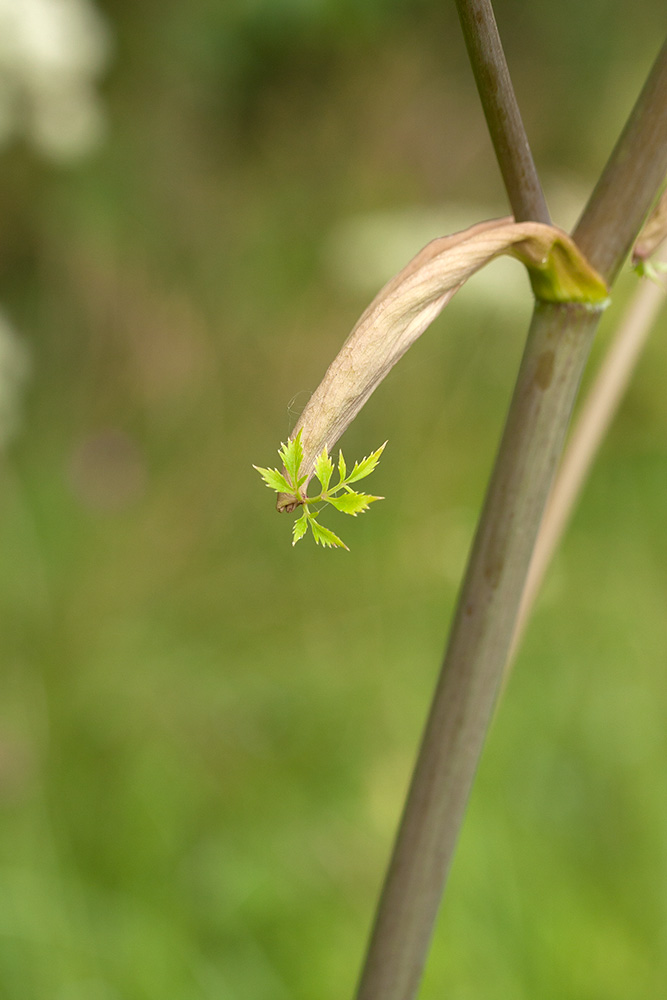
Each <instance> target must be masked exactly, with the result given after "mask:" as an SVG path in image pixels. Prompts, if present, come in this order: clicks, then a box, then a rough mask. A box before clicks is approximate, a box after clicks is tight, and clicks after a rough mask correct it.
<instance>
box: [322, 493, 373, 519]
mask: <svg viewBox="0 0 667 1000" xmlns="http://www.w3.org/2000/svg"><path fill="white" fill-rule="evenodd" d="M374 500H384V497H372V496H370V495H369V494H368V493H354V492H350V493H344V494H343V496H341V497H330V498H329V503H330V504H331V506H332V507H335V508H336V510H340V511H342V513H343V514H352V515H353V516H354V517H356V516H357V514H363V512H364V511H365V510H368V508H369V506H370V505H371V504H372V503H373V501H374Z"/></svg>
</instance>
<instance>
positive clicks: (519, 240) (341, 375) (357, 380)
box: [278, 218, 609, 510]
mask: <svg viewBox="0 0 667 1000" xmlns="http://www.w3.org/2000/svg"><path fill="white" fill-rule="evenodd" d="M501 254H509V255H510V256H512V257H516V258H517V259H518V260H520V261H522V263H523V264H525V266H526V268H527V269H528V273H529V276H530V279H531V282H532V285H533V291H534V293H535V295H536V297H537V298H538V299H542V300H544V301H549V302H584V303H591V304H599V303H600V302H603V301H605V300H606V299H607V297H608V294H609V292H608V289H607V286H606V284H605V282H604V281H603V279H602V278H601V277H600V275H599V274H598V273H597V271H595V270H594V268H593V267H591V265H590V264H589V263H588V261H587V260H586V258H585V257H584V256H583V254H582V253H581V251H580V250H579V249H578V248H577V246H576V245H575V243H574V242H573V241H572V239H571V238H570V237H569V236H568V235H567V233H565V232H563V231H562V230H560V229H557V228H556V227H555V226H546V225H543V224H541V223H538V222H521V223H515V222H514V221H513V220H512V219H511V218H508V219H495V220H492V221H490V222H481V223H480V224H479V225H477V226H472V228H470V229H466V230H464V231H463V232H460V233H455V234H454V235H453V236H443V237H441V238H440V239H437V240H433V241H432V242H431V243H429V244H428V245H427V246H425V247H424V249H423V250H421V251H420V252H419V253H418V254H417V256H416V257H414V258H413V259H412V260H411V261H410V263H409V264H407V266H406V267H404V268H403V270H402V271H399V273H398V274H397V275H396V276H395V277H394V278H392V279H391V280H390V281H389V282H388V283H387V284H386V285H385V286H384V288H383V289H382V290H381V291H380V292H379V293H378V295H377V296H376V297H375V299H374V300H373V301H372V302H371V304H370V306H369V307H368V309H366V311H365V312H364V314H363V315H362V316H361V318H360V320H359V321H358V323H357V325H356V326H355V327H354V329H353V330H352V333H351V334H350V336H349V337H348V338H347V340H346V341H345V343H344V344H343V347H342V348H341V350H340V352H339V354H338V356H337V357H336V358H335V359H334V361H333V362H332V363H331V365H330V366H329V369H328V371H327V372H326V374H325V376H324V379H323V380H322V382H321V384H320V386H319V387H318V388H317V389H316V390H315V392H314V393H313V395H312V396H311V398H310V401H309V402H308V404H307V405H306V407H305V409H304V411H303V413H302V414H301V417H300V419H299V421H298V423H297V425H296V427H295V430H294V433H295V434H297V433H298V432H299V431H300V432H301V442H302V447H303V466H302V470H303V474H306V475H307V480H309V479H310V478H311V476H312V475H313V472H314V463H315V460H316V458H317V456H318V455H320V454H321V452H322V450H323V449H324V448H326V449H327V450H330V449H331V448H333V446H334V445H335V444H336V441H337V440H338V439H339V437H340V436H341V434H342V433H343V431H344V430H345V429H346V428H347V427H348V426H349V424H350V423H351V422H352V420H353V419H354V417H355V416H356V415H357V413H358V412H359V410H360V409H361V408H362V406H363V405H364V403H365V402H366V401H367V400H368V398H369V397H370V395H371V394H372V393H373V391H374V390H375V389H376V388H377V386H378V385H379V384H380V382H381V381H382V380H383V379H384V377H385V376H386V375H387V374H388V373H389V372H390V371H391V369H392V368H393V366H394V365H395V364H396V362H397V361H399V360H400V358H402V357H403V355H404V354H405V352H406V351H407V350H408V348H409V347H411V345H412V344H414V342H415V341H416V340H417V339H418V338H419V337H420V336H421V334H422V333H423V332H424V331H425V330H426V329H427V328H428V327H429V326H430V324H431V323H432V322H433V320H434V319H435V318H436V316H438V314H439V313H440V312H441V310H442V309H443V308H444V307H445V306H446V305H447V303H448V302H449V301H450V299H451V298H452V297H453V296H454V295H455V293H456V292H457V291H458V290H459V288H460V287H461V286H462V285H463V284H464V282H465V281H466V280H467V279H468V278H469V277H470V276H471V275H472V274H474V273H475V272H476V271H478V270H479V269H480V268H481V267H483V266H484V265H485V264H488V263H489V261H491V260H493V259H494V258H495V257H498V256H500V255H501ZM353 474H354V473H353ZM289 505H290V500H289V496H283V497H279V498H278V509H279V510H281V509H289Z"/></svg>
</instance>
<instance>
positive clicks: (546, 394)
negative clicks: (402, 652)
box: [358, 304, 600, 1000]
mask: <svg viewBox="0 0 667 1000" xmlns="http://www.w3.org/2000/svg"><path fill="white" fill-rule="evenodd" d="M599 315H600V313H599V311H597V310H591V309H588V308H586V307H585V306H577V305H551V304H550V305H546V304H542V305H540V304H538V306H537V307H536V310H535V313H534V316H533V322H532V325H531V329H530V332H529V335H528V342H527V345H526V350H525V354H524V357H523V361H522V364H521V368H520V371H519V377H518V382H517V388H516V390H515V394H514V398H513V400H512V405H511V408H510V413H509V417H508V421H507V425H506V428H505V433H504V436H503V440H502V443H501V446H500V451H499V454H498V459H497V462H496V467H495V470H494V474H493V476H492V479H491V483H490V486H489V491H488V494H487V498H486V502H485V505H484V509H483V512H482V515H481V518H480V522H479V528H478V532H477V536H476V539H475V542H474V545H473V549H472V553H471V556H470V560H469V564H468V571H467V574H466V577H465V580H464V583H463V588H462V591H461V595H460V598H459V604H458V609H457V612H456V616H455V619H454V623H453V626H452V630H451V633H450V640H449V648H448V650H447V655H446V658H445V663H444V667H443V671H442V674H441V676H440V680H439V683H438V686H437V689H436V693H435V696H434V700H433V703H432V708H431V713H430V717H429V720H428V723H427V727H426V731H425V734H424V738H423V742H422V747H421V751H420V755H419V760H418V763H417V766H416V769H415V772H414V775H413V780H412V786H411V789H410V793H409V797H408V800H407V803H406V806H405V811H404V814H403V820H402V823H401V827H400V830H399V835H398V840H397V843H396V847H395V850H394V856H393V859H392V862H391V866H390V869H389V872H388V875H387V879H386V882H385V886H384V889H383V893H382V898H381V904H380V907H379V910H378V915H377V920H376V924H375V928H374V931H373V936H372V940H371V946H370V949H369V953H368V958H367V963H366V967H365V969H364V973H363V977H362V980H361V985H360V988H359V993H358V1000H410V998H412V997H414V996H415V995H416V992H417V988H418V986H419V981H420V979H421V974H422V970H423V966H424V963H425V959H426V954H427V950H428V944H429V940H430V937H431V932H432V927H433V924H434V921H435V917H436V914H437V910H438V906H439V904H440V897H441V893H442V887H443V885H444V881H445V879H446V876H447V872H448V870H449V866H450V863H451V859H452V855H453V852H454V847H455V844H456V840H457V837H458V831H459V828H460V825H461V822H462V819H463V814H464V811H465V807H466V803H467V800H468V795H469V792H470V788H471V785H472V781H473V778H474V774H475V770H476V768H477V762H478V760H479V755H480V753H481V749H482V744H483V742H484V738H485V735H486V730H487V727H488V724H489V721H490V719H491V715H492V712H493V706H494V703H495V698H496V693H497V689H498V685H499V682H500V679H501V676H502V670H503V666H504V663H505V660H506V658H507V653H508V650H509V646H510V642H511V639H512V633H513V630H514V622H515V618H516V614H517V611H518V606H519V601H520V599H521V593H522V590H523V585H524V580H525V575H526V571H527V567H528V563H529V560H530V555H531V551H532V548H533V545H534V542H535V537H536V535H537V530H538V527H539V522H540V519H541V516H542V510H543V506H544V502H545V500H546V497H547V493H548V490H549V486H550V484H551V479H552V476H553V472H554V469H555V467H556V463H557V460H558V457H559V455H560V452H561V448H562V443H563V439H564V436H565V430H566V427H567V423H568V419H569V416H570V411H571V408H572V405H573V402H574V397H575V393H576V390H577V387H578V384H579V378H580V375H581V371H582V370H583V367H584V363H585V361H586V357H587V355H588V351H589V346H590V343H591V340H592V336H593V333H594V331H595V328H596V326H597V323H598V319H599Z"/></svg>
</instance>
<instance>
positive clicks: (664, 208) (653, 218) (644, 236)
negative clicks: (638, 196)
mask: <svg viewBox="0 0 667 1000" xmlns="http://www.w3.org/2000/svg"><path fill="white" fill-rule="evenodd" d="M666 239H667V188H665V190H664V191H663V192H662V195H661V196H660V198H658V201H657V203H656V205H655V207H654V209H653V211H652V212H651V214H650V215H649V217H648V219H647V220H646V223H645V225H644V228H643V229H642V231H641V233H640V234H639V237H638V239H637V242H636V243H635V246H634V250H633V251H632V263H633V265H634V266H635V267H637V266H640V267H641V265H643V264H645V263H646V261H647V260H648V259H649V257H652V256H653V254H654V253H655V251H656V250H657V249H658V247H659V246H660V244H661V243H663V242H664V241H665V240H666Z"/></svg>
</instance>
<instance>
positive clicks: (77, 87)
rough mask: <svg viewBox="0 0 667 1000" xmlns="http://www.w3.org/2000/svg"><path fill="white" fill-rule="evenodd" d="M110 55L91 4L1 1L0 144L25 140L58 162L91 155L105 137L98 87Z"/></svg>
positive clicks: (49, 0) (77, 0) (103, 28)
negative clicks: (18, 138) (15, 138)
mask: <svg viewBox="0 0 667 1000" xmlns="http://www.w3.org/2000/svg"><path fill="white" fill-rule="evenodd" d="M108 52H109V34H108V31H107V28H106V24H105V22H103V21H102V19H101V16H100V15H99V14H98V12H97V10H96V9H95V8H94V7H93V6H92V5H91V3H90V0H0V142H8V141H9V140H10V139H11V138H13V137H14V136H15V135H17V134H23V135H25V136H26V137H27V138H28V140H29V141H30V142H32V143H33V145H34V146H35V147H36V148H37V149H38V150H39V151H40V152H41V153H43V154H44V155H45V156H48V157H49V158H50V159H54V160H58V161H68V160H74V159H78V158H79V157H81V156H83V155H85V154H86V153H88V152H89V151H90V150H91V149H93V148H94V147H95V146H96V145H97V143H98V142H99V140H100V138H101V137H102V134H103V132H104V114H103V110H102V107H101V104H100V101H99V98H98V96H97V94H96V92H95V83H96V80H97V78H98V77H99V75H100V74H101V72H102V70H103V69H104V67H105V65H106V62H107V58H108Z"/></svg>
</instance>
